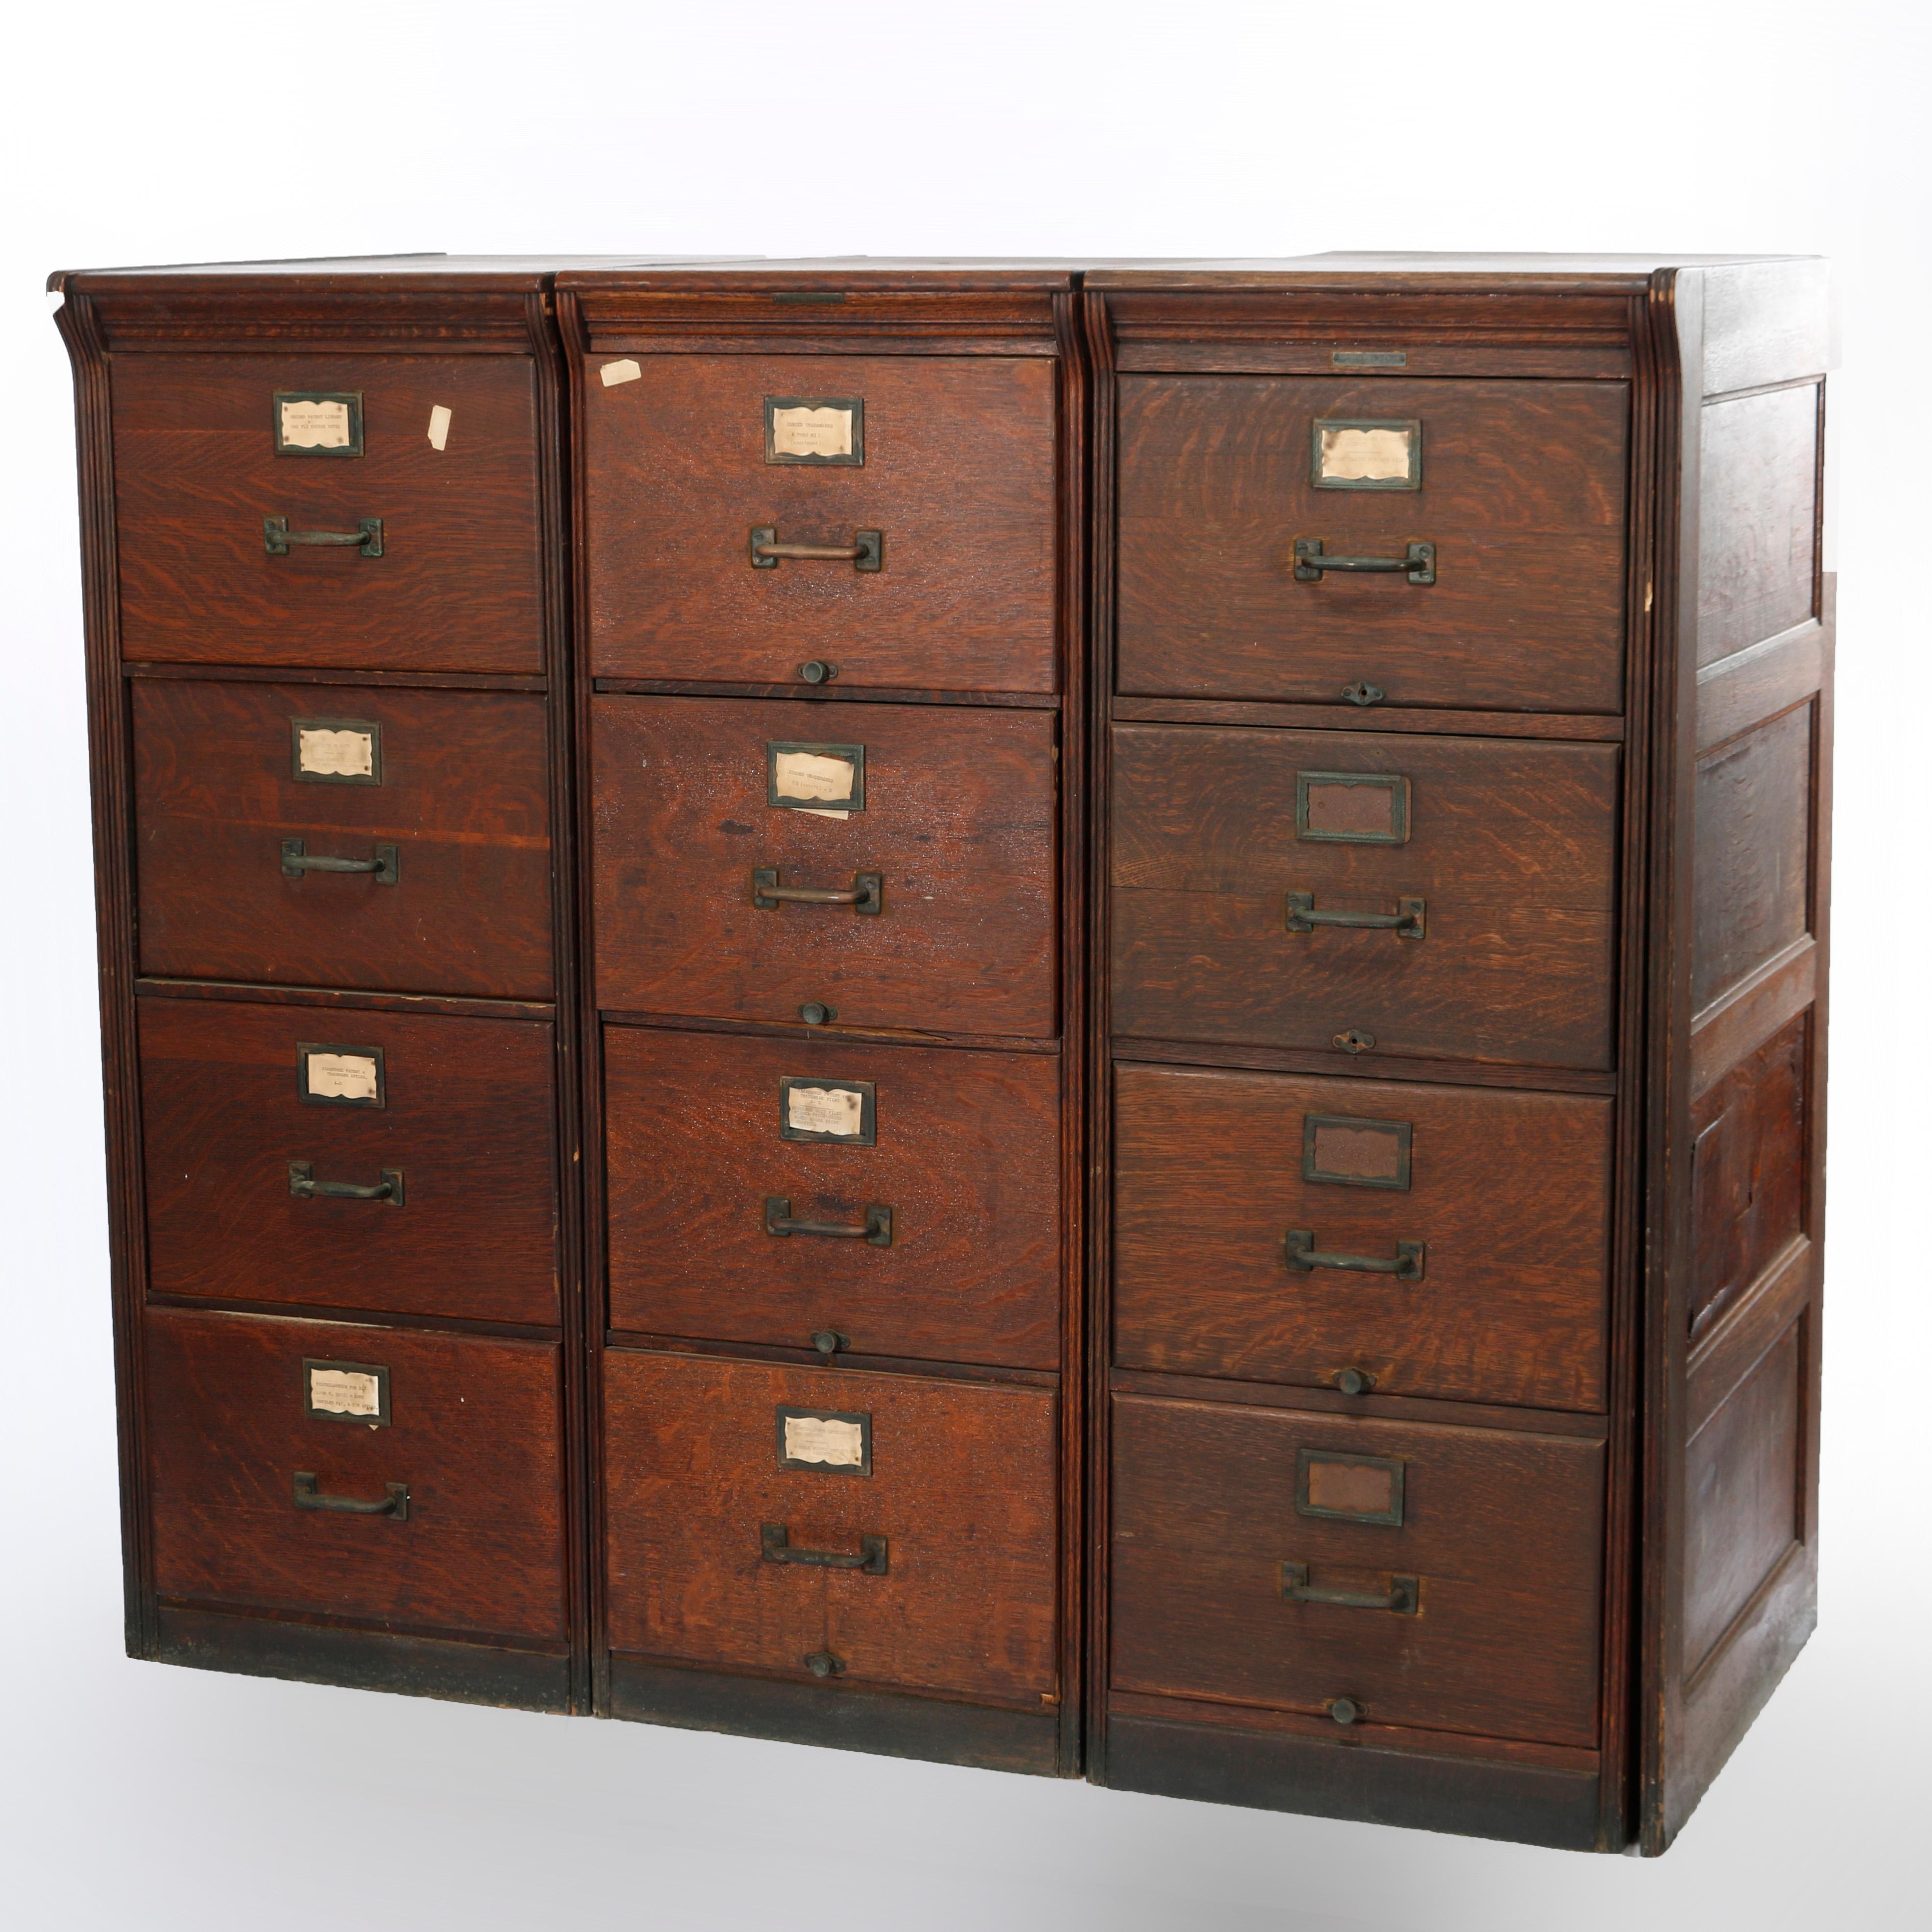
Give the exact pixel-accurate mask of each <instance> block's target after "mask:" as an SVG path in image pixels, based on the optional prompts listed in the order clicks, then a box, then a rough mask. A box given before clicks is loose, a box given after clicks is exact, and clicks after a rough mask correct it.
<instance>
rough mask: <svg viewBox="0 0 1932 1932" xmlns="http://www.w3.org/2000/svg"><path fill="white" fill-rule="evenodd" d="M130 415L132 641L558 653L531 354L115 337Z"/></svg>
mask: <svg viewBox="0 0 1932 1932" xmlns="http://www.w3.org/2000/svg"><path fill="white" fill-rule="evenodd" d="M285 410H286V412H287V413H286V416H285ZM436 411H446V412H447V414H446V416H436V417H434V419H433V416H432V413H433V412H436ZM113 420H114V473H115V541H116V544H117V547H118V555H119V559H120V570H121V652H122V654H123V655H124V656H125V657H127V658H134V659H144V658H145V659H158V660H161V661H177V662H193V663H222V664H292V665H293V664H300V665H305V666H318V667H322V666H326V667H340V668H343V669H346V670H428V669H436V670H477V671H524V672H540V671H541V670H542V669H543V668H544V634H543V607H542V585H543V565H542V556H541V524H540V520H539V517H538V489H537V474H538V470H537V434H536V391H535V374H534V371H533V370H532V365H531V364H530V362H529V359H528V358H527V357H525V356H160V355H147V354H142V355H138V356H118V357H116V358H115V363H114V404H113ZM285 426H286V430H287V434H286V435H285V434H284V427H285ZM432 428H437V429H440V431H441V434H442V436H443V448H442V449H437V447H436V446H435V445H434V443H433V442H432V441H431V430H432ZM272 522H274V523H279V524H280V526H281V528H280V529H271V528H270V527H269V525H270V523H272ZM372 525H373V526H374V528H373V529H371V526H372ZM319 537H344V538H350V539H351V541H346V542H322V541H316V539H317V538H319ZM278 546H279V548H278Z"/></svg>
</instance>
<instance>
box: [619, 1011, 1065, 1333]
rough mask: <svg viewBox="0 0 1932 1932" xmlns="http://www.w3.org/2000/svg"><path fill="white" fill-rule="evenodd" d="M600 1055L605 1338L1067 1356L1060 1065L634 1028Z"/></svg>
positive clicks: (1025, 1057)
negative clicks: (630, 1335)
mask: <svg viewBox="0 0 1932 1932" xmlns="http://www.w3.org/2000/svg"><path fill="white" fill-rule="evenodd" d="M604 1102H605V1109H606V1115H607V1121H608V1125H607V1129H606V1156H605V1157H606V1161H607V1166H608V1169H609V1174H608V1179H607V1216H608V1220H609V1226H610V1235H609V1254H610V1325H611V1326H612V1327H613V1328H618V1329H628V1330H631V1331H636V1332H638V1333H640V1334H657V1335H682V1336H702V1337H710V1338H712V1339H715V1340H727V1341H737V1342H758V1343H769V1344H775V1345H780V1346H788V1347H791V1348H808V1347H811V1346H814V1342H813V1339H812V1338H813V1337H814V1335H820V1334H822V1335H826V1336H830V1337H838V1338H841V1339H840V1340H839V1342H838V1346H839V1347H841V1348H843V1349H850V1350H853V1351H856V1352H857V1353H859V1354H861V1355H907V1356H914V1357H924V1358H929V1359H932V1360H938V1361H968V1362H984V1363H989V1364H1007V1365H1010V1366H1013V1367H1022V1368H1052V1367H1056V1366H1057V1365H1058V1362H1059V1359H1060V1320H1059V1311H1060V1295H1059V1274H1060V1213H1059V1183H1060V1067H1059V1062H1058V1060H1057V1059H1055V1058H1049V1056H1047V1055H1043V1054H1028V1053H998V1054H995V1053H974V1052H963V1051H961V1050H959V1049H940V1048H930V1047H929V1048H919V1047H911V1046H860V1045H857V1044H848V1043H844V1042H841V1041H838V1040H800V1041H789V1040H786V1041H773V1040H746V1039H739V1038H736V1037H730V1036H724V1035H718V1034H682V1033H667V1032H659V1031H654V1030H649V1031H647V1030H646V1029H643V1028H630V1027H613V1028H609V1029H607V1031H606V1033H605V1035H604ZM800 1222H802V1223H809V1224H811V1229H816V1230H819V1231H820V1232H811V1231H810V1230H808V1229H799V1228H796V1227H794V1226H791V1225H790V1224H793V1223H800ZM868 1229H869V1231H870V1232H868ZM820 1346H822V1345H820Z"/></svg>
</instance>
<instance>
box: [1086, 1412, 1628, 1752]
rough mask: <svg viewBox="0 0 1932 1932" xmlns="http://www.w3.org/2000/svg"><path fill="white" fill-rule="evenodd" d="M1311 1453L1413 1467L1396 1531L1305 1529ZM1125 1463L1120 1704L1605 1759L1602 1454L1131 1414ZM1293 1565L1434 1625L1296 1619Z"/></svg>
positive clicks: (1327, 1608)
mask: <svg viewBox="0 0 1932 1932" xmlns="http://www.w3.org/2000/svg"><path fill="white" fill-rule="evenodd" d="M1304 1449H1313V1450H1322V1451H1336V1452H1340V1453H1343V1454H1353V1455H1365V1456H1371V1457H1383V1458H1394V1459H1396V1460H1399V1461H1400V1463H1401V1464H1402V1466H1403V1478H1404V1481H1403V1488H1404V1520H1403V1523H1402V1525H1401V1526H1400V1528H1391V1527H1389V1526H1385V1525H1382V1524H1365V1523H1355V1522H1349V1521H1343V1520H1335V1519H1332V1518H1328V1517H1310V1516H1306V1515H1302V1514H1298V1511H1297V1508H1296V1496H1297V1481H1298V1478H1297V1466H1298V1456H1299V1454H1300V1452H1301V1451H1302V1450H1304ZM1114 1454H1115V1466H1114V1546H1113V1582H1112V1589H1113V1594H1114V1615H1113V1659H1112V1675H1113V1682H1114V1685H1115V1687H1116V1688H1118V1689H1121V1690H1126V1691H1142V1692H1145V1693H1148V1694H1153V1695H1166V1696H1178V1697H1189V1696H1193V1697H1211V1698H1213V1699H1215V1700H1217V1701H1220V1702H1223V1703H1235V1704H1250V1705H1256V1706H1264V1707H1271V1708H1280V1709H1289V1710H1298V1711H1301V1712H1306V1713H1308V1714H1310V1715H1322V1714H1323V1712H1324V1710H1325V1706H1326V1704H1327V1703H1328V1700H1331V1699H1332V1698H1335V1697H1349V1698H1352V1699H1353V1700H1356V1701H1357V1702H1358V1703H1360V1704H1361V1705H1362V1706H1364V1707H1365V1709H1366V1712H1367V1715H1368V1717H1369V1718H1370V1719H1372V1720H1373V1721H1376V1722H1379V1723H1383V1724H1414V1725H1420V1726H1421V1727H1424V1728H1427V1729H1430V1730H1450V1731H1463V1732H1468V1733H1473V1734H1475V1735H1477V1736H1493V1737H1500V1738H1524V1739H1535V1740H1538V1741H1541V1742H1545V1743H1550V1744H1567V1745H1584V1746H1589V1745H1595V1742H1596V1741H1597V1724H1598V1704H1597V1676H1598V1655H1597V1651H1598V1634H1599V1631H1600V1628H1601V1614H1602V1611H1601V1604H1600V1602H1599V1601H1598V1579H1599V1573H1600V1568H1601V1561H1602V1555H1601V1547H1600V1544H1599V1541H1598V1538H1599V1534H1600V1531H1601V1520H1602V1508H1603V1497H1602V1486H1603V1478H1604V1454H1603V1445H1602V1444H1601V1442H1577V1441H1574V1440H1571V1439H1565V1438H1561V1437H1554V1436H1533V1435H1529V1434H1523V1433H1505V1432H1502V1431H1496V1432H1490V1431H1486V1430H1462V1429H1443V1428H1437V1427H1431V1426H1430V1425H1428V1424H1421V1423H1415V1424H1393V1423H1387V1422H1382V1421H1373V1422H1371V1421H1364V1420H1360V1419H1357V1418H1342V1417H1339V1416H1332V1415H1325V1416H1320V1417H1315V1416H1300V1415H1295V1413H1293V1412H1285V1411H1282V1410H1278V1409H1248V1408H1238V1407H1235V1406H1230V1405H1224V1404H1211V1403H1186V1402H1173V1401H1163V1400H1158V1399H1151V1398H1148V1397H1139V1396H1123V1397H1119V1398H1118V1399H1117V1400H1116V1402H1115V1430H1114ZM1284 1562H1294V1563H1302V1564H1306V1565H1307V1566H1308V1571H1309V1582H1310V1584H1311V1585H1312V1586H1314V1587H1316V1588H1328V1589H1346V1590H1350V1591H1355V1592H1361V1593H1364V1594H1370V1593H1377V1592H1387V1591H1388V1589H1390V1587H1391V1583H1390V1579H1391V1577H1392V1576H1393V1575H1394V1574H1409V1575H1412V1576H1415V1577H1418V1578H1419V1579H1420V1583H1421V1610H1420V1611H1419V1613H1418V1614H1417V1615H1415V1616H1397V1615H1395V1614H1394V1613H1392V1612H1390V1611H1388V1610H1367V1609H1358V1608H1353V1607H1340V1606H1337V1605H1332V1604H1308V1603H1295V1602H1291V1601H1288V1600H1286V1598H1283V1596H1282V1595H1281V1593H1280V1571H1281V1565H1283V1563H1284Z"/></svg>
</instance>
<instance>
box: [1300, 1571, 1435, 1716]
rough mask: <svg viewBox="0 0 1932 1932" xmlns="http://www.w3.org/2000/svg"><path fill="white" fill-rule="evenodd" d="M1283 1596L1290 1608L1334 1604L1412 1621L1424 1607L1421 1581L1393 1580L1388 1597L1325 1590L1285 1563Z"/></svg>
mask: <svg viewBox="0 0 1932 1932" xmlns="http://www.w3.org/2000/svg"><path fill="white" fill-rule="evenodd" d="M1281 1594H1282V1595H1283V1596H1284V1597H1286V1598H1287V1599H1288V1601H1289V1602H1290V1603H1291V1604H1335V1605H1337V1607H1340V1609H1343V1610H1393V1611H1394V1613H1395V1614H1396V1615H1397V1616H1399V1617H1412V1616H1415V1613H1416V1612H1417V1610H1418V1609H1419V1608H1420V1607H1421V1603H1422V1579H1421V1577H1391V1578H1390V1579H1389V1587H1388V1594H1387V1595H1377V1594H1376V1592H1373V1591H1369V1590H1323V1589H1316V1587H1315V1586H1313V1585H1312V1584H1310V1582H1309V1580H1308V1565H1307V1564H1306V1563H1284V1564H1283V1565H1282V1566H1281ZM1340 1721H1341V1722H1343V1723H1347V1722H1349V1719H1346V1718H1344V1719H1341V1720H1340Z"/></svg>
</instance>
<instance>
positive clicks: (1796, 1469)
mask: <svg viewBox="0 0 1932 1932" xmlns="http://www.w3.org/2000/svg"><path fill="white" fill-rule="evenodd" d="M1804 1333H1805V1331H1804V1326H1803V1324H1802V1322H1796V1323H1793V1325H1792V1326H1791V1327H1790V1328H1787V1330H1786V1331H1785V1332H1784V1335H1783V1336H1782V1337H1781V1338H1780V1339H1779V1340H1778V1342H1777V1343H1776V1344H1775V1346H1773V1347H1772V1349H1771V1351H1770V1352H1769V1354H1767V1355H1766V1356H1765V1358H1764V1359H1763V1361H1761V1362H1760V1363H1759V1364H1758V1365H1757V1367H1756V1368H1755V1369H1754V1370H1752V1371H1751V1373H1750V1374H1749V1375H1748V1376H1746V1377H1745V1379H1744V1380H1743V1382H1741V1383H1739V1385H1738V1387H1737V1388H1736V1389H1735V1390H1734V1391H1733V1392H1732V1394H1730V1397H1727V1399H1726V1400H1725V1401H1724V1402H1723V1403H1721V1404H1720V1405H1719V1406H1718V1411H1717V1413H1716V1414H1715V1415H1713V1416H1712V1418H1711V1420H1710V1421H1709V1422H1707V1423H1706V1424H1705V1425H1704V1427H1703V1429H1702V1430H1700V1432H1699V1433H1697V1435H1696V1436H1694V1437H1693V1438H1692V1439H1691V1445H1690V1447H1689V1448H1688V1450H1687V1451H1685V1472H1684V1481H1685V1544H1684V1658H1685V1667H1686V1668H1687V1670H1696V1669H1697V1666H1698V1665H1699V1664H1700V1663H1702V1662H1703V1660H1704V1659H1705V1658H1706V1657H1708V1656H1709V1654H1710V1652H1711V1649H1712V1646H1714V1645H1715V1643H1717V1641H1718V1639H1719V1638H1720V1637H1722V1636H1723V1635H1724V1632H1725V1631H1726V1630H1727V1628H1729V1627H1730V1623H1731V1621H1732V1619H1733V1618H1734V1617H1736V1615H1737V1614H1738V1613H1739V1611H1740V1610H1742V1609H1743V1608H1744V1607H1745V1604H1746V1603H1748V1601H1750V1599H1751V1595H1752V1594H1753V1592H1755V1591H1756V1590H1757V1587H1758V1586H1759V1585H1760V1583H1763V1581H1764V1580H1765V1579H1766V1577H1768V1576H1769V1575H1770V1574H1771V1572H1772V1569H1773V1568H1774V1567H1775V1565H1777V1564H1778V1562H1780V1561H1781V1559H1783V1557H1784V1554H1785V1553H1786V1552H1787V1550H1790V1548H1791V1547H1792V1546H1793V1544H1795V1543H1796V1542H1798V1541H1799V1540H1800V1539H1801V1538H1802V1535H1803V1523H1804V1519H1803V1517H1802V1513H1801V1512H1802V1508H1803V1498H1802V1490H1801V1488H1800V1484H1801V1482H1802V1457H1803V1454H1804V1395H1803V1375H1804Z"/></svg>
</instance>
